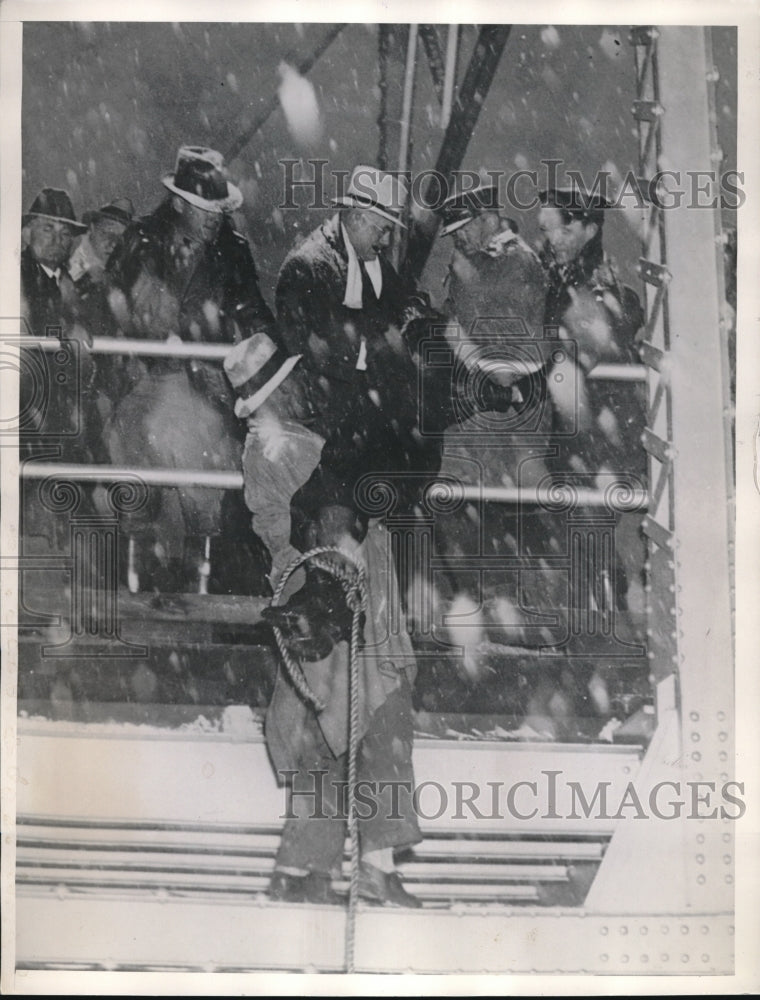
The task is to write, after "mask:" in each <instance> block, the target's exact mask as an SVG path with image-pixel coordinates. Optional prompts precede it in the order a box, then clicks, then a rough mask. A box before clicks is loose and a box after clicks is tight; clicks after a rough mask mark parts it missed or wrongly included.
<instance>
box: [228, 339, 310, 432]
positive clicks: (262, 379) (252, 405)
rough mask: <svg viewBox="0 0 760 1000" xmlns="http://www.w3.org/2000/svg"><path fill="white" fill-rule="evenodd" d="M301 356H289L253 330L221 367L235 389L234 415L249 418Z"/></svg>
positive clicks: (282, 380) (230, 353) (235, 347)
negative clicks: (251, 334)
mask: <svg viewBox="0 0 760 1000" xmlns="http://www.w3.org/2000/svg"><path fill="white" fill-rule="evenodd" d="M301 357H302V355H300V354H292V355H288V354H286V353H285V351H283V350H282V349H281V348H279V347H278V346H277V345H276V344H275V342H274V341H273V340H272V339H271V337H268V336H267V335H266V334H265V333H254V334H253V336H251V337H248V338H247V339H246V340H241V341H240V343H239V344H235V346H234V347H233V348H232V349H231V350H230V352H229V353H228V354H227V356H226V357H225V359H224V370H225V372H227V378H228V379H229V380H230V385H231V386H232V388H233V389H234V390H235V394H236V396H237V399H236V400H235V416H237V417H241V418H243V417H249V416H250V415H251V414H252V413H253V412H254V410H256V409H257V408H258V407H259V406H261V404H262V403H263V402H264V400H265V399H266V398H267V397H268V396H270V395H271V394H272V393H273V392H274V390H275V389H276V388H277V386H278V385H280V383H281V382H284V381H285V379H286V378H287V377H288V375H289V374H290V373H291V372H292V371H293V369H294V368H295V366H296V365H297V364H298V362H299V361H300V360H301Z"/></svg>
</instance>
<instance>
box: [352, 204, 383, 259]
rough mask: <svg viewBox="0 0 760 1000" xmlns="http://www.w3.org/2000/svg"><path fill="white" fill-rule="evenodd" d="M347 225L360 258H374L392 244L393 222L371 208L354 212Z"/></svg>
mask: <svg viewBox="0 0 760 1000" xmlns="http://www.w3.org/2000/svg"><path fill="white" fill-rule="evenodd" d="M345 226H346V231H347V232H348V236H349V239H350V240H351V245H352V246H353V248H354V250H356V256H357V257H358V258H359V260H374V259H375V258H376V257H377V255H378V254H379V253H380V251H381V250H384V249H385V248H386V247H388V246H389V245H390V242H391V233H392V232H393V223H392V222H391V221H390V219H386V218H384V217H383V216H382V215H378V214H377V212H373V211H371V210H370V209H359V210H357V211H354V212H352V213H351V214H350V216H349V217H348V219H347V220H346V222H345Z"/></svg>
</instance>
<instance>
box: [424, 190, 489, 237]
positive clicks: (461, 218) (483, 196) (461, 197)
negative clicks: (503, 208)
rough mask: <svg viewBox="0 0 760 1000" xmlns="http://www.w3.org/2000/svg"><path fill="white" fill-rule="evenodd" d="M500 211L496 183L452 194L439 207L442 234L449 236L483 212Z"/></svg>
mask: <svg viewBox="0 0 760 1000" xmlns="http://www.w3.org/2000/svg"><path fill="white" fill-rule="evenodd" d="M498 211H499V189H498V186H497V185H496V184H480V185H479V186H478V187H476V188H472V190H469V191H459V192H455V193H454V194H452V195H450V197H448V198H447V199H446V200H445V201H444V202H442V204H441V206H440V207H439V209H438V214H439V215H440V217H441V221H442V223H443V225H442V226H441V231H440V233H439V235H440V236H448V235H449V234H450V233H453V232H456V230H457V229H461V227H462V226H466V225H467V223H468V222H471V221H472V220H473V219H474V218H476V217H477V216H478V215H480V213H481V212H498Z"/></svg>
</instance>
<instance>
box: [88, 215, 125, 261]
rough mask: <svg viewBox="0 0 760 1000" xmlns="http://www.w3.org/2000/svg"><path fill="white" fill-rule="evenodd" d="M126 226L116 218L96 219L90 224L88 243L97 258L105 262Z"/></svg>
mask: <svg viewBox="0 0 760 1000" xmlns="http://www.w3.org/2000/svg"><path fill="white" fill-rule="evenodd" d="M125 229H126V226H125V225H124V223H122V222H117V221H116V219H98V220H97V221H96V222H93V224H92V225H91V226H90V244H91V246H92V249H93V250H94V251H95V256H96V257H97V258H98V260H100V261H102V262H103V264H105V263H106V261H107V260H108V258H109V257H110V256H111V253H112V252H113V249H114V247H115V246H116V244H117V243H118V242H119V240H120V239H121V237H122V234H123V233H124V230H125Z"/></svg>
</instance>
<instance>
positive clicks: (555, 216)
mask: <svg viewBox="0 0 760 1000" xmlns="http://www.w3.org/2000/svg"><path fill="white" fill-rule="evenodd" d="M538 225H539V228H540V229H541V232H542V233H543V236H544V239H545V240H546V241H547V243H549V245H550V246H551V248H552V250H553V251H554V256H555V257H556V258H557V261H558V263H560V264H569V263H570V261H572V260H575V258H576V257H577V256H578V254H579V253H580V252H581V250H582V249H583V248H584V247H585V245H586V244H587V243H588V242H589V240H591V239H593V238H594V236H596V234H597V232H598V226H597V225H596V223H595V222H583V220H582V219H571V220H569V221H568V220H567V217H566V216H564V215H563V213H562V211H561V210H560V209H559V208H555V207H554V206H553V205H544V206H543V207H542V208H541V210H540V211H539V213H538Z"/></svg>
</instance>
